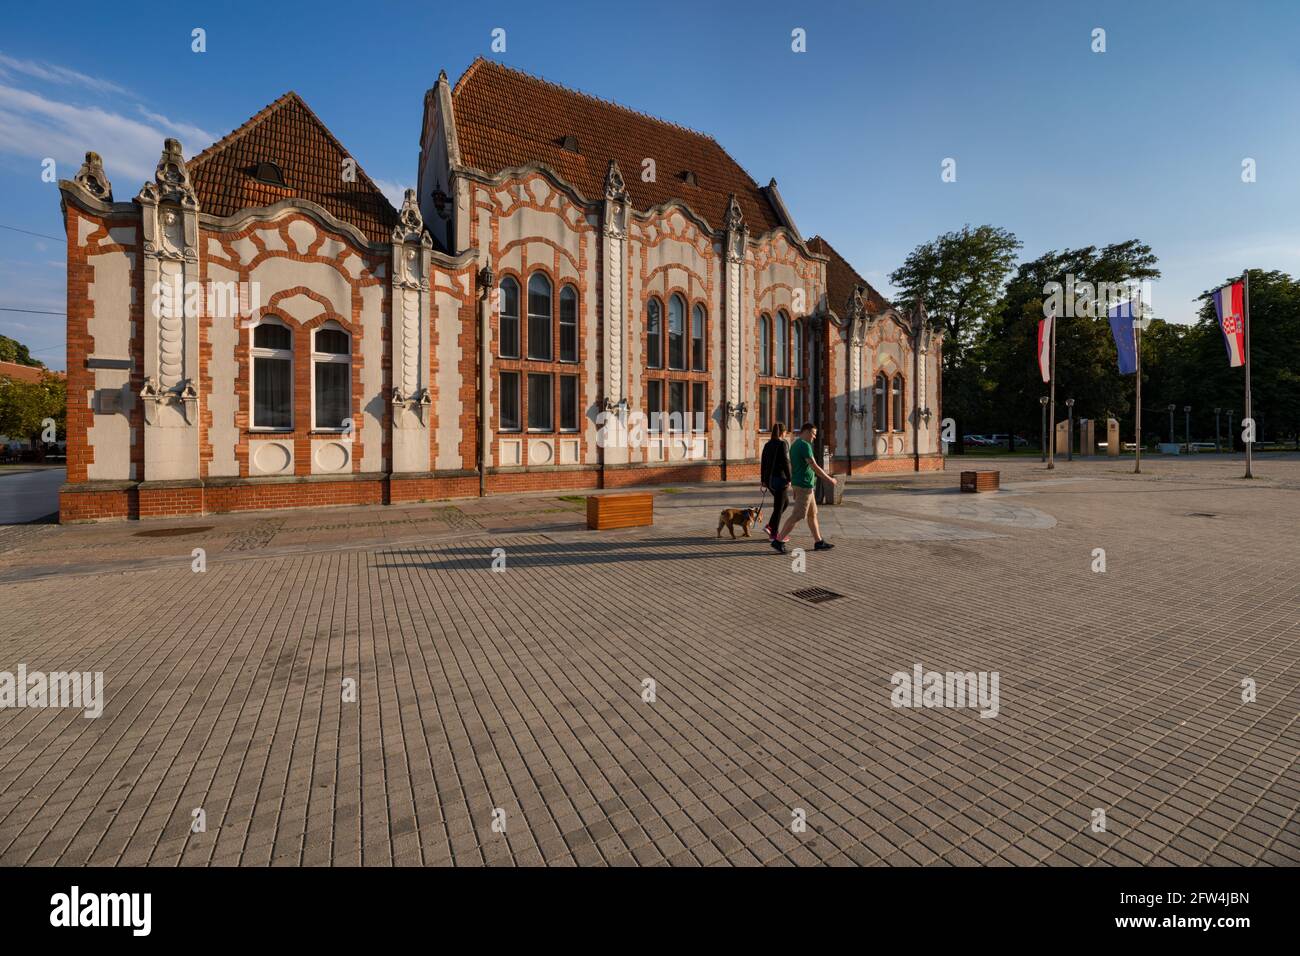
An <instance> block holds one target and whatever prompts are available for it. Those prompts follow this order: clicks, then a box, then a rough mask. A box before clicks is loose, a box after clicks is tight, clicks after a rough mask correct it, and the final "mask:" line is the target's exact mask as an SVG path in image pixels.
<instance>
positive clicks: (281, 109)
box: [185, 90, 397, 242]
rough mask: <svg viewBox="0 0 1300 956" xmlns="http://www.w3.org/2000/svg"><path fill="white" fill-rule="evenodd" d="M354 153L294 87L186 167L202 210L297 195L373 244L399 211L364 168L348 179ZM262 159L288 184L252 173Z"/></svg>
mask: <svg viewBox="0 0 1300 956" xmlns="http://www.w3.org/2000/svg"><path fill="white" fill-rule="evenodd" d="M349 158H353V157H352V156H351V154H350V153H348V151H347V150H346V149H344V148H343V144H342V143H340V142H339V141H338V140H337V139H335V138H334V134H333V133H331V132H330V131H329V130H328V129H327V128H326V127H325V124H324V123H322V122H321V121H320V118H319V117H317V115H316V114H315V113H313V112H312V111H311V108H310V107H308V106H307V104H306V103H304V102H303V101H302V98H301V97H300V96H298V94H297V93H294V92H293V91H292V90H291V91H290V92H288V93H285V94H284V95H283V96H281V97H280V98H279V99H278V100H276V101H275V102H274V103H272V104H271V105H270V106H267V107H266V108H265V109H263V110H262V111H261V112H259V113H257V114H255V115H254V116H253V117H252V118H251V119H249V120H248V122H246V123H244V125H242V126H240V127H239V128H238V129H236V130H235V131H234V132H232V133H230V134H229V135H228V136H225V137H222V138H221V139H219V140H217V142H215V143H213V144H212V145H211V146H209V147H208V148H207V149H205V150H204V151H203V152H201V153H199V154H198V155H197V156H195V157H194V158H193V159H191V160H190V161H189V162H187V163H186V164H185V165H186V167H187V168H188V169H189V173H190V180H191V181H192V182H193V183H194V189H195V192H196V193H197V194H198V197H199V209H200V210H201V211H202V212H205V213H210V214H211V215H214V216H230V215H234V214H235V213H237V212H239V211H240V210H243V209H249V208H255V207H258V206H269V205H271V204H272V203H276V202H279V201H280V200H281V199H287V198H289V197H298V198H301V199H309V200H311V201H312V202H314V203H316V204H317V205H320V206H324V207H325V208H326V209H327V210H329V211H330V212H331V213H332V214H333V215H334V216H335V217H337V218H339V219H341V220H343V221H344V222H346V223H350V224H352V225H354V226H356V227H357V228H358V229H360V230H361V231H362V232H363V233H365V235H366V237H367V238H368V239H370V240H371V241H372V242H389V241H391V239H392V232H393V227H394V226H395V225H396V224H397V211H396V210H395V209H394V208H393V206H392V203H390V202H389V201H388V198H387V197H386V196H385V195H384V194H383V192H382V191H380V189H379V187H378V186H376V185H375V184H374V182H373V181H372V180H371V179H370V177H369V176H367V175H366V174H365V173H364V172H363V171H362V170H361V167H360V166H358V167H357V171H356V172H357V175H356V179H355V180H354V181H352V182H345V181H344V180H343V176H342V170H343V161H344V160H345V159H349ZM260 162H269V163H275V165H276V166H278V167H279V168H280V172H281V174H282V175H283V177H284V182H285V185H284V186H274V185H269V184H267V183H264V182H262V181H261V180H258V179H255V178H254V177H253V171H254V169H255V167H256V166H257V164H258V163H260Z"/></svg>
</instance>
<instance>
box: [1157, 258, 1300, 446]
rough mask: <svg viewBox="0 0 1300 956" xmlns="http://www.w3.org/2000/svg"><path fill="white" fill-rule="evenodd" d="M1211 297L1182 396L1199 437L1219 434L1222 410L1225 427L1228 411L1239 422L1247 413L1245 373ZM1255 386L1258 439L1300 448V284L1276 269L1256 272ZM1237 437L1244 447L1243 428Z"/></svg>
mask: <svg viewBox="0 0 1300 956" xmlns="http://www.w3.org/2000/svg"><path fill="white" fill-rule="evenodd" d="M1237 278H1238V277H1237V276H1229V277H1227V278H1225V279H1224V283H1225V284H1226V283H1228V282H1232V281H1235V280H1236V279H1237ZM1211 291H1212V290H1211ZM1210 294H1211V292H1210V291H1207V292H1205V293H1204V296H1203V299H1204V301H1203V302H1202V304H1201V311H1200V316H1199V320H1198V321H1197V323H1196V325H1194V326H1192V327H1191V328H1190V329H1189V330H1188V343H1187V349H1186V360H1187V362H1188V370H1187V371H1186V372H1185V376H1184V382H1183V384H1184V392H1183V396H1182V397H1181V398H1180V400H1183V401H1186V402H1187V404H1190V405H1192V423H1193V425H1192V430H1193V433H1194V434H1198V435H1204V436H1210V435H1213V434H1214V432H1213V428H1214V409H1215V408H1216V407H1218V408H1222V409H1224V411H1225V414H1224V416H1223V418H1222V421H1224V422H1225V423H1226V411H1227V409H1232V411H1233V414H1234V419H1235V421H1237V422H1240V421H1241V418H1242V416H1243V415H1244V414H1245V370H1244V369H1242V368H1232V367H1231V366H1230V365H1228V357H1227V351H1226V349H1225V347H1224V344H1223V333H1222V332H1221V331H1220V329H1219V322H1218V317H1217V316H1216V315H1215V311H1214V302H1213V301H1212V300H1211V299H1210ZM1193 369H1194V375H1193V372H1192V370H1193ZM1250 384H1251V400H1252V401H1251V404H1252V411H1253V413H1254V417H1255V421H1256V425H1257V437H1258V439H1259V440H1261V441H1263V440H1268V441H1279V442H1280V441H1288V440H1290V441H1294V442H1295V443H1296V444H1297V447H1300V282H1297V281H1296V280H1295V279H1293V278H1292V277H1291V276H1289V275H1287V274H1286V273H1283V272H1279V271H1276V270H1273V271H1264V270H1262V269H1252V270H1251V271H1250ZM1171 400H1173V399H1171ZM1221 427H1226V425H1224V426H1221ZM1225 434H1226V433H1225ZM1233 438H1234V443H1235V444H1236V445H1240V440H1241V435H1240V430H1239V429H1238V433H1237V434H1236V435H1234V436H1233Z"/></svg>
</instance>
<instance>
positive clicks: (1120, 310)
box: [1109, 299, 1137, 375]
mask: <svg viewBox="0 0 1300 956" xmlns="http://www.w3.org/2000/svg"><path fill="white" fill-rule="evenodd" d="M1109 318H1110V334H1111V335H1112V336H1114V338H1115V349H1116V350H1117V351H1118V352H1119V374H1121V375H1132V374H1133V373H1134V372H1136V371H1137V346H1136V344H1135V340H1134V338H1133V319H1134V318H1135V316H1134V315H1133V300H1132V299H1129V301H1127V302H1121V303H1120V304H1119V305H1116V306H1111V308H1110V312H1109Z"/></svg>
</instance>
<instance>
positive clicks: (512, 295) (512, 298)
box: [497, 276, 519, 358]
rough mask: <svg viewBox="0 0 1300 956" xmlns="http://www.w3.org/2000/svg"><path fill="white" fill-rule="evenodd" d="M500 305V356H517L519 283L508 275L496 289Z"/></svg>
mask: <svg viewBox="0 0 1300 956" xmlns="http://www.w3.org/2000/svg"><path fill="white" fill-rule="evenodd" d="M497 295H498V296H499V299H498V302H499V306H500V323H499V324H500V328H501V333H500V335H501V342H500V343H499V345H498V348H499V349H500V351H501V357H502V358H519V283H518V282H516V281H515V280H514V279H513V278H511V277H510V276H506V277H505V278H504V279H502V280H501V285H500V287H499V288H498V290H497Z"/></svg>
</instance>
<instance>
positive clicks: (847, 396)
mask: <svg viewBox="0 0 1300 956" xmlns="http://www.w3.org/2000/svg"><path fill="white" fill-rule="evenodd" d="M855 321H856V320H855V319H849V324H848V330H849V332H848V336H847V337H846V340H845V341H846V344H847V345H848V349H847V350H846V351H845V353H844V443H845V445H846V447H847V451H848V457H849V470H848V474H846V475H845V476H844V484H845V486H846V487H847V486H848V483H849V479H850V478H852V477H853V420H854V419H855V418H856V417H857V416H856V415H855V414H854V412H853V409H855V408H857V407H858V406H857V405H856V404H855V403H856V401H857V400H856V398H855V397H854V395H853V392H852V389H851V386H852V385H853V362H854V359H855V356H854V354H853V353H854V349H855V348H857V346H855V345H854V344H853V326H854V322H855Z"/></svg>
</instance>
